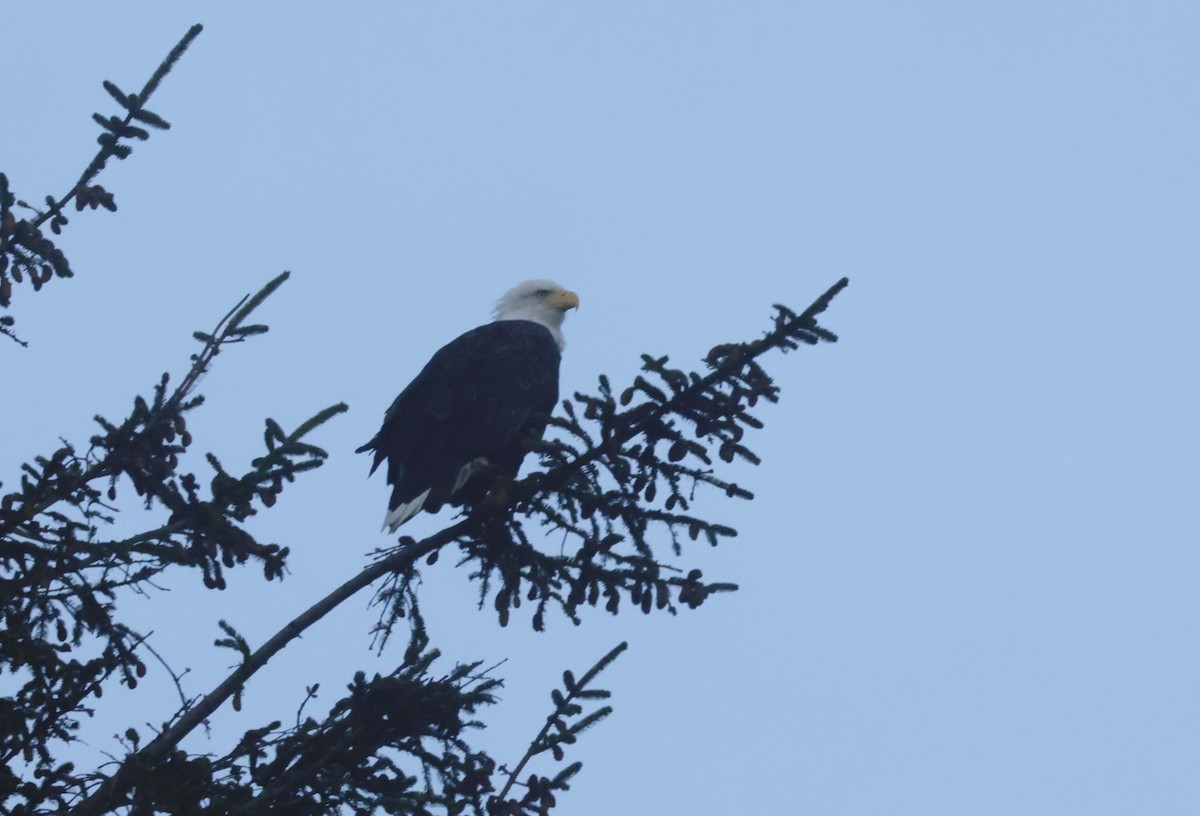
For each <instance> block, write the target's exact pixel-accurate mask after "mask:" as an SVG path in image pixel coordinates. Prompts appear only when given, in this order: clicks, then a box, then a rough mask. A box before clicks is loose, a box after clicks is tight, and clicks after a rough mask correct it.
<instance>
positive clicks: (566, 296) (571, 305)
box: [551, 289, 579, 312]
mask: <svg viewBox="0 0 1200 816" xmlns="http://www.w3.org/2000/svg"><path fill="white" fill-rule="evenodd" d="M551 297H552V298H553V299H554V305H555V307H557V308H559V309H562V310H563V311H564V312H565V311H566V310H567V309H578V308H579V295H577V294H575V293H574V292H568V291H567V290H566V289H564V290H563V291H561V292H555V293H554V294H553V295H551Z"/></svg>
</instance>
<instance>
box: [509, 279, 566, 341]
mask: <svg viewBox="0 0 1200 816" xmlns="http://www.w3.org/2000/svg"><path fill="white" fill-rule="evenodd" d="M578 308H579V295H577V294H575V293H574V292H572V291H569V290H567V289H564V288H562V287H561V286H559V285H558V284H557V283H555V282H554V281H548V280H530V281H525V282H524V283H518V284H517V285H516V286H514V287H513V288H512V289H509V290H508V292H506V293H505V295H504V297H502V298H500V300H499V302H497V303H496V310H495V311H494V312H493V315H494V317H495V319H496V320H532V321H533V322H534V323H541V324H542V325H543V326H545V327H546V328H547V329H549V330H550V333H551V334H553V335H554V339H555V340H556V341H558V347H559V348H560V349H561V348H563V347H564V346H566V344H567V341H566V340H564V339H563V336H562V324H563V318H564V317H566V316H567V310H568V309H578Z"/></svg>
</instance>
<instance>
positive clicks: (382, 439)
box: [358, 280, 579, 533]
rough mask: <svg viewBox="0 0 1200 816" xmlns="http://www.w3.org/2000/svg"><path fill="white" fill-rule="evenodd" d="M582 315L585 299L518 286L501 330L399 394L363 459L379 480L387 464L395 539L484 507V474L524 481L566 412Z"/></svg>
mask: <svg viewBox="0 0 1200 816" xmlns="http://www.w3.org/2000/svg"><path fill="white" fill-rule="evenodd" d="M578 307H579V296H578V295H576V294H575V293H574V292H570V291H567V290H566V289H564V288H562V287H561V286H559V285H558V284H557V283H553V282H552V281H547V280H532V281H525V282H524V283H521V284H518V285H517V286H515V287H513V288H512V289H510V290H509V291H508V293H507V294H505V295H504V297H502V298H500V301H499V303H497V304H496V310H495V313H494V317H495V319H494V320H493V322H491V323H487V324H485V325H483V326H480V327H478V328H475V329H471V330H470V331H469V332H467V333H466V334H463V335H461V336H459V337H458V338H456V339H454V340H451V341H450V342H449V343H447V344H446V345H445V346H443V347H442V348H441V349H440V350H439V351H438V352H437V353H436V354H434V355H433V357H432V358H431V359H430V360H429V362H428V363H426V364H425V367H424V368H423V369H421V373H420V374H418V375H417V376H416V379H414V380H413V381H412V382H411V383H409V384H408V387H407V388H405V389H404V390H403V391H402V392H400V396H398V397H396V400H395V402H393V403H392V407H390V408H388V410H387V413H386V414H384V417H383V427H382V428H380V429H379V433H377V434H375V437H374V438H373V439H372V440H371V441H370V442H368V443H367V444H365V445H363V446H362V447H361V448H359V449H358V452H359V453H363V452H365V451H373V452H374V461H373V462H372V463H371V473H374V472H375V469H376V468H378V467H379V465H380V464H381V463H382V462H383V461H384V460H385V459H386V460H387V464H388V466H387V481H388V484H390V485H391V486H392V496H391V499H390V500H389V501H388V513H387V517H386V518H385V519H384V521H383V526H384V527H385V528H387V530H388V531H389V532H392V533H394V532H396V530H397V529H398V528H399V527H400V525H401V524H403V523H404V522H406V521H408V520H409V519H410V518H412V517H413V516H415V515H416V514H417V513H419V512H420V511H421V510H422V509H424V510H428V511H429V512H431V513H435V512H437V511H438V510H439V509H441V507H442V505H443V504H453V505H461V504H466V503H471V502H473V501H476V500H478V498H480V497H481V496H482V495H483V494H484V493H485V492H486V489H487V485H486V484H485V483H486V482H488V479H486V478H485V477H484V476H483V475H482V474H483V473H485V472H488V473H491V474H492V475H497V474H504V475H507V476H508V477H509V478H512V477H515V476H516V474H517V470H518V469H519V468H520V467H521V460H522V459H524V458H525V454H527V453H528V452H529V449H530V447H531V446H532V444H533V443H534V442H535V441H536V440H538V439H540V438H541V436H542V433H543V432H544V431H545V428H546V421H547V420H548V419H549V416H550V412H551V411H552V410H554V405H555V403H556V402H558V363H559V359H560V357H561V354H562V349H563V347H564V346H565V345H566V343H565V341H564V340H563V335H562V323H563V318H564V317H565V316H566V313H567V310H568V309H575V308H578Z"/></svg>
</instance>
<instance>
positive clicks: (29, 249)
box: [0, 24, 203, 346]
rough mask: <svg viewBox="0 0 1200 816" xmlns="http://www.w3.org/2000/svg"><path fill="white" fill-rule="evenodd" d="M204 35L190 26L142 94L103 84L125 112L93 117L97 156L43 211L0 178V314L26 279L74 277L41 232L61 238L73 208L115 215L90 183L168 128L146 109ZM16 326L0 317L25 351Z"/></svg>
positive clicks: (106, 196)
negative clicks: (23, 212)
mask: <svg viewBox="0 0 1200 816" xmlns="http://www.w3.org/2000/svg"><path fill="white" fill-rule="evenodd" d="M202 30H203V26H201V25H199V24H197V25H194V26H192V27H191V28H190V29H189V30H188V32H187V33H186V34H185V35H184V36H183V38H182V39H181V40H180V41H179V42H178V43H176V44H175V47H174V48H172V49H171V51H170V53H169V54H168V55H167V57H166V59H164V60H163V61H162V62H161V63H160V64H159V66H158V68H156V69H155V71H154V73H153V74H151V76H150V79H149V80H147V82H146V84H145V85H143V86H142V90H141V91H140V92H138V93H132V94H127V93H125V92H124V91H122V90H121V89H120V88H118V87H117V86H116V85H115V84H114V83H112V82H110V81H108V80H105V81H104V83H103V85H104V90H105V91H107V92H108V94H109V96H111V97H112V98H113V99H114V100H115V101H116V102H117V104H118V105H119V106H120V107H121V108H122V109H123V113H122V114H115V115H109V116H102V115H101V114H99V113H95V114H92V118H93V120H95V122H96V123H97V124H98V125H99V126H100V128H101V133H100V135H99V137H97V141H98V142H99V143H100V148H99V150H97V151H96V154H95V155H94V156H93V157H92V159H91V161H89V162H88V165H87V167H85V168H84V170H83V172H82V173H80V175H79V177H78V178H77V179H76V181H75V183H74V184H73V185H72V186H71V189H69V190H68V191H67V192H66V193H64V194H63V195H61V196H59V197H57V198H56V197H54V196H52V195H48V196H46V197H45V208H44V209H39V208H36V207H32V206H30V205H28V204H26V203H25V202H24V201H20V200H18V199H17V198H16V197H15V196H14V195H13V194H12V192H11V191H10V190H9V186H8V178H7V177H6V176H5V175H4V174H3V173H0V308H4V309H7V308H9V307H10V306H11V302H12V296H13V289H14V284H21V283H23V282H24V281H25V280H26V279H28V281H29V283H30V285H31V286H32V287H33V289H34V291H38V290H40V289H41V288H42V286H44V285H45V284H46V283H48V282H49V281H50V280H52V279H53V278H55V277H59V278H69V277H72V276H73V275H74V274H75V273H74V271H73V270H72V269H71V264H70V262H69V261H68V260H67V257H66V255H65V254H63V252H62V250H61V249H59V248H58V246H56V244H55V242H54V240H53V239H51V238H50V237H48V236H47V235H45V233H44V232H43V229H42V228H43V227H45V226H49V228H50V231H51V232H53V233H54V235H56V236H57V235H60V234H61V233H62V228H63V227H64V226H66V225H67V224H68V223H69V219H68V217H67V215H66V210H67V207H68V205H70V204H71V203H72V202H74V205H75V210H76V212H79V211H82V210H83V209H85V208H87V209H92V210H95V209H99V208H104V209H106V210H108V211H110V212H115V211H116V209H117V203H116V201H115V200H114V198H113V195H112V193H110V192H109V191H108V190H106V189H104V187H102V186H100V185H99V184H94V183H93V182H94V181H95V179H96V177H97V176H98V175H99V174H100V172H101V171H102V170H104V168H105V167H106V166H107V164H108V162H109V160H110V159H113V158H117V159H125V158H128V156H129V155H130V154H131V153H132V148H131V147H130V145H129V142H130V141H145V140H146V139H149V138H150V129H154V130H166V129H168V128H170V126H171V125H170V123H169V122H167V121H166V120H165V119H163V118H162V117H161V116H159V115H158V114H156V113H154V112H153V111H151V110H148V109H147V108H146V103H147V101H148V100H149V99H150V97H151V96H152V95H153V94H154V92H155V90H157V89H158V86H159V83H161V82H162V80H163V79H164V78H165V77H166V75H167V74H168V73H170V71H171V69H172V68H174V67H175V64H176V62H178V61H179V58H180V57H182V56H183V53H184V52H185V51H186V50H187V49H188V47H189V46H190V45H191V44H192V42H193V41H194V40H195V39H196V37H198V36H199V35H200V32H201V31H202ZM135 123H136V124H135ZM143 125H144V127H143ZM14 206H18V207H22V208H24V209H28V210H32V215H31V216H30V217H28V218H21V219H18V218H17V217H16V216H15V215H14V214H13V207H14ZM14 322H15V321H14V319H13V317H12V316H11V315H3V316H0V335H3V336H6V337H8V338H9V339H11V340H14V341H15V342H17V343H19V344H20V345H22V346H27V345H28V343H26V342H25V341H23V340H21V339H20V338H19V337H18V336H17V335H16V333H15V332H14V330H13V324H14Z"/></svg>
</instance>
